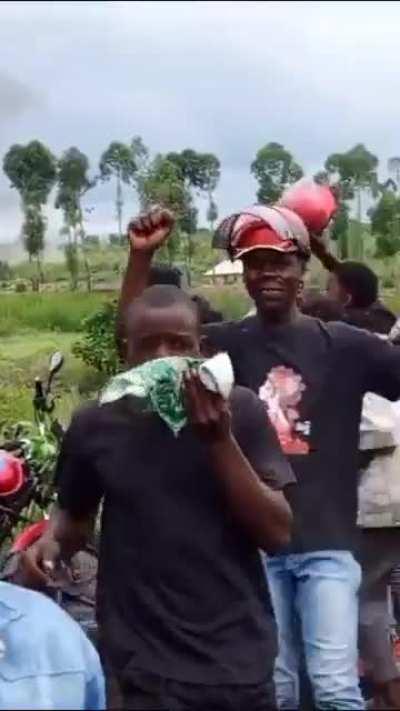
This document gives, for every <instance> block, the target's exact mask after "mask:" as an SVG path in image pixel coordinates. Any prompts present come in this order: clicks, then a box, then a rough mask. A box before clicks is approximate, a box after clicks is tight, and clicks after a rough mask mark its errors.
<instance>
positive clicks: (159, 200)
mask: <svg viewBox="0 0 400 711" xmlns="http://www.w3.org/2000/svg"><path fill="white" fill-rule="evenodd" d="M138 192H139V199H140V204H141V208H142V209H143V210H147V209H148V208H149V207H151V206H152V205H155V204H157V205H161V206H162V207H166V208H168V209H169V210H172V212H174V213H175V215H176V216H177V223H176V224H177V227H176V228H175V230H174V233H173V234H172V235H171V237H170V239H169V240H168V242H167V245H166V247H164V250H165V256H166V258H167V259H168V261H169V263H170V264H172V263H173V261H174V259H175V257H176V255H177V253H178V249H179V237H180V231H179V227H180V226H181V223H182V220H184V219H185V218H187V210H188V205H190V194H188V191H187V189H186V187H185V184H184V182H183V180H182V176H181V174H180V172H179V170H178V168H177V166H176V165H175V163H173V162H172V161H171V160H168V158H166V157H165V156H162V155H157V156H156V157H155V158H154V159H153V160H152V161H150V162H149V164H148V165H147V167H146V170H145V171H141V174H140V180H139V181H138Z"/></svg>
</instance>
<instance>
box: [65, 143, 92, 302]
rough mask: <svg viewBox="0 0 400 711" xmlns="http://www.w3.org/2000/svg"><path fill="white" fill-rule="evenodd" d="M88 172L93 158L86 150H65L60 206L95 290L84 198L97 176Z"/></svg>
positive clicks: (69, 233) (69, 241) (69, 240)
mask: <svg viewBox="0 0 400 711" xmlns="http://www.w3.org/2000/svg"><path fill="white" fill-rule="evenodd" d="M88 173H89V160H88V158H87V156H85V154H84V153H82V152H81V151H80V150H79V149H78V148H75V147H72V148H69V149H68V150H67V151H65V152H64V154H63V155H62V157H61V158H60V160H59V161H58V191H57V196H56V207H57V208H60V209H61V210H62V212H63V216H64V226H65V232H66V234H67V235H68V243H69V244H73V245H74V246H75V250H76V253H77V252H78V248H80V251H81V254H82V261H83V265H84V269H85V275H86V285H87V289H88V291H91V288H92V279H91V272H90V264H89V259H88V255H87V248H86V244H85V229H84V219H83V210H82V198H83V196H84V195H85V194H86V193H87V192H88V190H90V189H91V188H93V187H94V185H95V184H96V180H95V179H91V178H90V177H89V175H88Z"/></svg>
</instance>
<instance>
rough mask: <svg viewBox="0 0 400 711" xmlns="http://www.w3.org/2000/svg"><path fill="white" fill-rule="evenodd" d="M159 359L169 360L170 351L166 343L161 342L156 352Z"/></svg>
mask: <svg viewBox="0 0 400 711" xmlns="http://www.w3.org/2000/svg"><path fill="white" fill-rule="evenodd" d="M156 355H157V358H168V356H169V355H170V350H169V347H168V343H167V342H166V341H160V343H159V344H158V346H157V351H156Z"/></svg>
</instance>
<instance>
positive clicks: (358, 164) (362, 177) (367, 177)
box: [325, 143, 379, 259]
mask: <svg viewBox="0 0 400 711" xmlns="http://www.w3.org/2000/svg"><path fill="white" fill-rule="evenodd" d="M377 167H378V159H377V157H376V156H375V155H373V153H370V151H368V150H367V149H366V148H365V146H364V144H362V143H358V144H357V145H356V146H354V148H351V149H350V150H349V151H347V152H346V153H334V154H332V155H330V156H329V157H328V158H327V160H326V162H325V168H326V170H327V172H328V173H329V174H330V175H331V176H332V175H335V176H336V177H337V179H338V180H339V181H340V185H341V187H342V192H343V198H344V199H345V200H346V199H347V200H351V199H352V198H353V197H355V199H356V219H357V223H358V227H357V233H358V234H357V242H358V250H359V256H360V257H361V259H362V258H363V254H364V250H363V241H362V229H363V227H362V219H363V206H362V198H363V195H364V193H366V192H368V193H369V194H370V195H372V196H373V197H376V196H377V194H378V189H379V185H378V177H377Z"/></svg>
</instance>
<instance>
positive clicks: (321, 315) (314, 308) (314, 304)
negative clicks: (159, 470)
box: [301, 294, 344, 323]
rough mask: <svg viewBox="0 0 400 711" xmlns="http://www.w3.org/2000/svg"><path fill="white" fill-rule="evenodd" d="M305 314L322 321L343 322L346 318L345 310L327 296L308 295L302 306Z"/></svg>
mask: <svg viewBox="0 0 400 711" xmlns="http://www.w3.org/2000/svg"><path fill="white" fill-rule="evenodd" d="M301 310H302V313H303V314H306V315H307V316H313V317H314V318H318V319H320V321H325V322H326V323H328V322H329V321H342V320H343V318H344V309H343V307H342V306H341V305H340V304H338V303H337V302H336V301H333V299H330V298H329V296H326V295H325V294H307V295H306V296H305V298H304V301H303V303H302V305H301Z"/></svg>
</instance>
